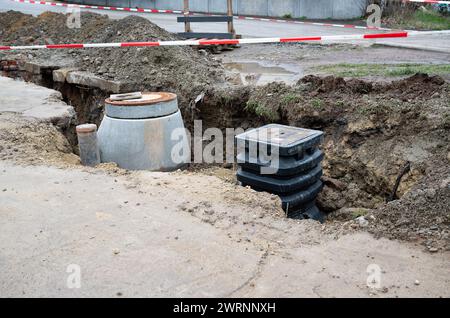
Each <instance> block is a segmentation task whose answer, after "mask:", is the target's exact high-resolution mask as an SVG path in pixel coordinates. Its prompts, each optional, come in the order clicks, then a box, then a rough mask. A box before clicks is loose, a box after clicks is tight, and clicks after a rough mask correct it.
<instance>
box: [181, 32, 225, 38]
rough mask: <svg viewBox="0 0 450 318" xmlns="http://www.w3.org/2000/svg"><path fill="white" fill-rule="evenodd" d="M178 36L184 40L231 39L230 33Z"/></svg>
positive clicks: (191, 33)
mask: <svg viewBox="0 0 450 318" xmlns="http://www.w3.org/2000/svg"><path fill="white" fill-rule="evenodd" d="M178 35H179V36H181V37H182V38H185V39H194V38H197V39H198V38H200V39H201V38H207V39H233V34H231V33H198V32H181V33H178Z"/></svg>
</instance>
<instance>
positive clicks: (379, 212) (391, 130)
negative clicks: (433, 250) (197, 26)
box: [199, 74, 450, 248]
mask: <svg viewBox="0 0 450 318" xmlns="http://www.w3.org/2000/svg"><path fill="white" fill-rule="evenodd" d="M211 95H213V96H210V95H208V96H207V97H205V103H204V104H203V105H200V106H199V109H200V114H201V115H202V119H203V120H204V125H205V126H217V127H237V126H239V125H240V126H241V127H243V128H244V129H247V128H249V127H258V126H260V125H262V124H267V123H272V122H278V123H281V124H287V125H292V126H298V127H305V128H312V129H319V130H323V131H325V136H326V137H325V142H324V144H323V147H322V148H323V150H324V151H325V154H326V159H325V161H324V164H323V166H324V172H325V178H324V181H325V188H324V190H323V192H322V193H321V195H320V199H319V205H320V207H321V209H322V210H324V211H327V212H336V211H339V213H337V214H336V215H341V214H348V213H350V214H351V215H350V218H351V219H354V218H356V217H357V216H361V215H364V214H367V213H369V212H370V214H371V215H372V216H373V217H374V219H373V220H372V219H370V221H371V222H372V223H373V227H371V231H372V232H374V233H376V234H378V235H380V236H387V237H391V238H399V239H414V240H415V239H418V240H420V241H423V240H424V239H425V241H424V243H426V241H427V240H428V238H427V235H428V234H427V233H428V232H430V231H431V234H429V235H431V236H430V239H432V240H435V241H433V242H435V244H434V245H438V246H441V247H443V248H444V246H447V245H448V241H446V239H445V236H444V235H442V231H444V226H445V224H446V223H445V222H447V221H439V220H447V215H448V209H447V210H446V209H445V204H446V202H447V201H445V200H444V201H442V200H440V199H439V197H441V196H442V195H443V194H445V191H447V190H445V189H444V188H443V189H441V190H436V191H435V192H433V193H435V194H436V196H434V194H433V197H431V198H425V197H424V196H426V195H427V193H429V192H430V191H428V192H427V191H425V192H424V191H422V190H423V189H436V186H435V185H439V184H442V182H444V180H445V179H446V178H450V174H449V171H448V169H447V170H445V169H444V170H442V171H441V170H439V167H448V161H447V159H446V158H447V154H448V153H449V152H450V146H449V145H450V133H449V132H450V131H449V130H450V107H449V106H450V105H449V100H450V84H448V83H446V82H445V81H444V80H442V78H440V77H437V76H428V75H425V74H416V75H414V76H412V77H410V78H406V79H404V80H399V81H393V82H390V83H373V82H365V81H361V80H344V79H342V78H339V77H333V76H328V77H324V78H322V77H317V76H307V77H304V78H303V79H301V80H300V81H299V82H298V83H297V85H294V86H288V85H285V84H282V83H271V84H268V85H266V86H264V87H257V88H243V87H241V88H239V89H237V90H236V91H235V92H233V91H230V90H228V91H226V92H221V91H217V90H216V91H215V92H214V94H213V93H211ZM217 114H220V116H217ZM218 117H219V118H218ZM408 162H409V163H410V165H411V171H410V172H408V173H407V174H406V175H405V176H404V177H403V178H402V180H401V183H400V186H399V189H398V192H397V194H396V196H395V201H394V202H391V203H389V204H386V203H385V202H386V199H387V198H388V197H389V196H390V195H391V193H392V190H393V188H394V184H395V182H396V179H397V177H398V175H399V173H400V171H401V170H402V168H403V167H404V166H405V163H408ZM439 171H440V172H439ZM430 175H434V176H435V177H434V179H432V178H429V177H428V176H430ZM415 189H417V190H415ZM421 189H422V190H421ZM430 200H431V201H430ZM433 200H434V201H433ZM433 202H434V203H433ZM427 209H428V210H427ZM361 211H362V212H361ZM404 211H409V212H408V213H405V212H404ZM363 212H364V213H363ZM334 215H335V214H333V213H332V214H330V219H334ZM387 215H389V217H386V216H387ZM405 219H409V221H408V222H405ZM436 220H437V221H436ZM396 224H400V225H396ZM436 224H438V227H439V230H438V231H435V230H429V229H430V228H434V227H435V226H436ZM439 224H440V225H439ZM418 229H420V230H418ZM446 231H448V229H447V230H446ZM419 232H420V233H419ZM424 233H425V234H424ZM437 233H439V235H440V236H436V235H438V234H437ZM435 234H436V235H435ZM427 244H428V243H427ZM445 248H446V247H445Z"/></svg>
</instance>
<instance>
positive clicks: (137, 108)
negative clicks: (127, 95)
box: [105, 92, 178, 119]
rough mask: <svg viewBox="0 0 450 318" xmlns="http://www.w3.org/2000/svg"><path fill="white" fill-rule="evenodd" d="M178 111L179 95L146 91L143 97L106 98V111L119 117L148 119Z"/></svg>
mask: <svg viewBox="0 0 450 318" xmlns="http://www.w3.org/2000/svg"><path fill="white" fill-rule="evenodd" d="M177 111H178V101H177V95H175V94H173V93H167V92H146V93H142V97H141V98H137V99H128V100H121V101H112V100H111V99H109V98H107V99H106V100H105V113H106V115H107V116H108V117H111V118H118V119H146V118H156V117H163V116H168V115H171V114H173V113H176V112H177Z"/></svg>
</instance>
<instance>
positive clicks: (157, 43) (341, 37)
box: [0, 30, 450, 50]
mask: <svg viewBox="0 0 450 318" xmlns="http://www.w3.org/2000/svg"><path fill="white" fill-rule="evenodd" d="M424 35H428V36H436V35H450V30H446V31H410V32H396V33H379V34H351V35H326V36H300V37H290V38H253V39H225V40H186V41H153V42H122V43H69V44H47V45H26V46H0V50H36V49H84V48H107V47H148V46H199V45H226V44H228V45H240V44H264V43H296V42H309V41H348V40H373V39H389V38H390V39H394V38H407V37H415V36H424Z"/></svg>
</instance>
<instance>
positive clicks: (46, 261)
mask: <svg viewBox="0 0 450 318" xmlns="http://www.w3.org/2000/svg"><path fill="white" fill-rule="evenodd" d="M0 172H1V173H0V184H1V185H2V189H0V201H1V202H2V204H1V205H0V215H1V218H2V222H1V223H0V268H1V269H2V270H1V274H0V295H1V296H3V297H10V296H20V297H22V296H23V297H32V296H35V297H43V296H49V297H52V296H54V297H56V296H61V297H72V296H75V297H78V296H81V297H87V296H94V297H102V296H105V297H110V296H112V297H114V296H119V295H120V296H122V297H132V296H138V297H141V296H152V297H163V296H170V297H181V296H184V297H237V296H242V297H347V296H356V297H367V296H370V295H372V296H376V297H379V296H382V297H396V296H400V297H405V296H406V297H409V296H410V297H414V296H425V297H449V296H450V294H449V290H450V289H449V286H450V281H449V279H450V275H449V274H450V269H449V267H448V261H449V254H448V253H443V254H438V255H431V254H426V253H424V252H422V251H421V250H420V249H419V248H417V247H415V246H412V245H408V244H405V243H399V242H394V241H389V240H385V239H380V240H376V239H374V238H373V237H372V236H370V235H369V234H367V233H354V234H350V235H346V236H343V237H341V238H339V239H337V240H334V239H330V238H329V237H327V236H326V235H323V236H324V239H323V241H322V242H319V243H315V242H314V241H315V240H316V239H317V238H318V237H320V236H321V235H322V234H321V233H320V231H319V230H318V229H317V228H316V227H314V226H311V227H312V228H313V230H311V231H310V232H309V233H308V236H314V237H315V238H314V240H310V241H308V240H307V237H302V238H301V239H302V240H304V241H305V243H304V244H302V243H298V245H297V246H296V247H293V246H291V245H290V244H288V245H285V244H284V243H283V241H288V240H289V237H290V236H291V235H292V233H295V231H292V233H290V232H289V231H283V232H280V231H277V232H276V235H277V236H278V239H279V242H280V244H279V245H274V244H273V243H272V241H271V240H270V237H269V236H268V237H267V238H266V239H264V237H266V235H263V236H261V235H259V233H258V232H262V231H264V230H266V231H271V230H270V229H264V227H263V225H260V224H258V223H254V224H251V225H250V224H249V225H248V226H249V227H252V228H253V230H254V231H253V232H251V233H249V232H240V230H241V229H242V227H245V226H244V225H240V226H238V225H236V226H234V227H230V226H229V227H222V226H221V224H220V223H216V224H215V225H212V224H211V223H208V222H205V221H204V220H202V219H199V218H196V217H194V216H192V215H190V214H189V212H186V211H183V210H181V209H180V208H178V205H179V204H181V203H182V202H184V201H186V200H189V201H190V202H192V203H197V204H200V202H201V201H202V200H204V199H205V198H204V196H203V195H202V194H201V193H200V194H199V195H198V196H196V197H194V198H193V197H192V192H191V191H192V188H190V189H188V188H185V187H184V182H190V183H191V184H193V185H197V186H193V188H194V189H197V187H198V188H204V183H202V182H206V183H208V184H210V186H211V187H212V188H215V187H221V186H225V185H224V182H223V181H221V180H219V179H217V178H215V177H207V178H206V179H207V180H206V181H205V180H204V179H205V176H201V175H187V174H183V173H178V174H175V176H174V175H169V174H164V173H151V172H145V173H140V174H138V175H137V176H134V177H130V176H129V175H126V174H125V175H119V176H117V175H110V174H108V173H105V172H104V171H98V170H95V169H70V170H64V169H58V168H55V167H46V166H17V165H14V164H13V163H8V162H5V161H3V162H0ZM154 177H156V178H157V179H156V180H158V181H157V182H154V183H149V182H148V180H149V179H148V178H154ZM130 178H131V179H134V180H133V182H130ZM136 179H137V181H139V180H140V181H141V182H136ZM174 179H176V180H177V182H174ZM169 180H171V182H172V183H170V184H168V185H167V188H164V187H161V185H159V184H164V182H166V181H169ZM170 189H174V191H170ZM208 200H209V202H210V203H211V206H212V207H213V208H214V209H215V210H219V209H220V207H219V205H221V206H222V208H226V209H228V211H229V212H230V213H231V214H232V213H243V211H245V210H246V209H248V207H247V206H246V205H245V204H244V203H238V204H231V203H226V202H224V201H223V200H221V198H220V196H219V197H218V198H217V199H216V200H214V199H212V198H208ZM287 223H289V221H287ZM291 225H292V224H291ZM303 226H306V227H308V226H309V223H307V224H298V227H300V228H301V227H303ZM286 228H287V227H286ZM272 234H273V233H272ZM244 235H246V236H247V237H248V238H249V239H248V240H243V241H239V240H236V239H235V237H236V236H241V237H244ZM230 237H231V238H230ZM70 264H77V265H79V266H80V268H81V288H79V289H70V288H68V287H67V285H66V283H67V279H68V277H69V274H68V273H67V272H66V270H67V268H68V266H69V265H70ZM370 264H378V265H379V266H380V268H381V270H382V273H381V287H382V288H380V289H379V290H378V291H374V290H371V289H369V288H368V287H367V286H366V280H367V277H368V273H367V272H366V270H367V266H368V265H370ZM416 280H418V281H419V282H420V285H415V281H416Z"/></svg>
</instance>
